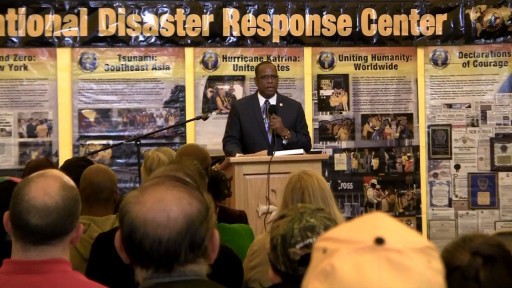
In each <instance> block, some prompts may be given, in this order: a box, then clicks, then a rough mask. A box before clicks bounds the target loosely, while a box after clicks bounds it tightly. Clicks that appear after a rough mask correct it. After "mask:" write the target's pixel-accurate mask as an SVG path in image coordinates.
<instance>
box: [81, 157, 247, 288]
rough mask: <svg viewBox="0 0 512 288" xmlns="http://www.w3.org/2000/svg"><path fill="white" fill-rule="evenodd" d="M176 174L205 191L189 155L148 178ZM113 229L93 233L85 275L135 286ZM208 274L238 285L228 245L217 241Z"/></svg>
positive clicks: (122, 287) (237, 263)
mask: <svg viewBox="0 0 512 288" xmlns="http://www.w3.org/2000/svg"><path fill="white" fill-rule="evenodd" d="M176 176H179V177H182V178H186V179H189V180H191V181H192V182H194V183H196V185H197V186H198V188H199V190H200V191H202V192H203V193H206V187H207V186H206V182H207V181H208V178H207V176H206V173H205V171H204V170H203V169H202V168H201V167H200V166H199V164H197V162H195V161H191V160H190V159H189V158H176V159H175V160H173V161H171V163H169V164H168V165H166V166H163V167H160V168H159V169H157V170H156V171H154V172H153V173H152V174H151V175H150V177H149V178H148V179H152V178H153V177H157V178H159V177H164V178H165V177H171V178H172V177H176ZM144 183H145V182H143V185H144ZM130 193H132V192H130ZM130 193H128V195H129V194H130ZM116 232H117V228H115V229H111V230H109V231H107V232H104V233H100V234H99V235H98V236H97V237H96V240H95V241H94V243H93V245H92V248H91V253H90V256H89V263H88V265H87V269H86V272H85V275H86V276H87V277H89V278H90V279H93V280H95V281H97V282H100V283H102V284H104V285H106V286H108V287H111V288H118V287H119V288H135V287H137V283H136V281H135V279H134V271H133V269H132V268H131V267H130V265H127V264H124V263H123V261H122V260H121V258H120V257H119V255H118V254H117V253H116V251H115V247H114V237H115V234H116ZM208 277H209V279H210V280H212V281H215V282H218V283H220V284H221V285H223V286H225V287H241V285H242V281H243V268H242V262H241V260H240V259H239V258H238V256H237V255H236V254H235V253H234V252H233V251H232V250H231V249H230V248H228V247H226V246H224V245H221V246H220V250H219V254H218V257H217V258H216V259H215V262H214V263H213V264H212V265H211V273H210V274H209V275H208Z"/></svg>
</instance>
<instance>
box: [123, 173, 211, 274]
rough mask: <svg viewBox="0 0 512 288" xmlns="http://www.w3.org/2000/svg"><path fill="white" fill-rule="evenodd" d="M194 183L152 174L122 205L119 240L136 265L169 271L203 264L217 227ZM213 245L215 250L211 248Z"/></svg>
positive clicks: (208, 204) (209, 202) (203, 194)
mask: <svg viewBox="0 0 512 288" xmlns="http://www.w3.org/2000/svg"><path fill="white" fill-rule="evenodd" d="M208 197H209V195H207V194H205V193H202V192H201V191H200V190H199V189H198V188H197V185H196V184H195V183H192V182H190V181H188V180H187V179H184V178H181V177H177V176H169V177H157V178H152V179H150V180H149V181H148V182H146V183H144V184H143V185H142V186H141V187H140V188H139V189H138V190H137V191H133V192H131V193H129V194H128V195H127V196H126V198H125V199H124V200H123V202H122V204H121V208H120V211H119V223H120V232H121V242H122V245H123V247H124V250H125V251H126V254H127V256H128V257H129V259H130V262H131V264H132V265H134V266H135V267H139V268H142V269H145V270H149V271H153V272H170V271H173V270H174V269H175V268H176V267H180V266H186V265H189V264H196V263H202V262H204V263H206V262H207V261H208V260H209V259H208V258H209V252H210V251H209V249H210V248H211V247H208V245H209V244H210V243H211V242H210V238H211V237H212V233H214V230H215V217H214V212H213V202H212V200H211V199H209V198H208ZM215 249H216V248H215Z"/></svg>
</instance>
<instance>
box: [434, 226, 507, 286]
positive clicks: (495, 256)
mask: <svg viewBox="0 0 512 288" xmlns="http://www.w3.org/2000/svg"><path fill="white" fill-rule="evenodd" d="M441 256H442V258H443V262H444V265H445V268H446V281H447V283H448V287H449V288H451V287H466V288H473V287H475V288H500V287H503V288H505V287H512V274H511V273H510V267H512V255H511V253H510V251H509V250H508V249H507V247H506V246H505V244H504V243H503V242H502V241H501V240H500V239H498V238H496V237H493V236H489V235H485V234H470V235H464V236H461V237H459V238H457V239H456V240H454V241H452V242H451V243H450V244H448V245H447V246H446V247H445V248H444V249H443V251H442V254H441Z"/></svg>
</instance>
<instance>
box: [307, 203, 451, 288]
mask: <svg viewBox="0 0 512 288" xmlns="http://www.w3.org/2000/svg"><path fill="white" fill-rule="evenodd" d="M444 272H445V270H444V265H443V262H442V260H441V255H440V253H439V251H438V250H437V247H436V246H435V245H434V244H433V243H432V242H430V241H429V240H428V239H426V238H424V237H423V236H422V235H421V234H420V233H418V232H417V231H415V230H413V229H411V228H409V227H407V226H406V225H405V224H403V223H402V222H400V221H399V220H397V219H395V218H394V217H393V216H390V215H388V214H386V213H383V212H371V213H368V214H364V215H362V216H359V217H356V218H355V219H352V220H350V221H348V222H346V223H343V224H340V225H338V226H336V227H334V228H332V229H330V230H329V231H327V232H325V233H324V234H322V235H321V236H320V237H318V239H317V241H316V242H315V245H314V246H313V251H312V253H311V262H310V263H309V267H308V269H307V271H306V275H305V276H304V280H303V281H302V287H303V288H309V287H315V288H316V287H346V288H356V287H357V288H360V287H388V286H389V287H394V288H432V287H436V288H443V287H446V283H445V273H444Z"/></svg>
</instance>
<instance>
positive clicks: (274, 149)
mask: <svg viewBox="0 0 512 288" xmlns="http://www.w3.org/2000/svg"><path fill="white" fill-rule="evenodd" d="M276 142H277V141H276V131H274V130H272V141H271V143H270V145H272V153H271V154H270V159H269V160H268V166H267V191H266V195H265V204H266V205H267V211H265V213H264V215H265V216H263V229H264V230H265V232H267V216H268V214H269V212H270V204H271V203H270V190H271V189H270V164H271V163H272V160H273V159H274V155H275V154H276ZM274 192H275V191H274Z"/></svg>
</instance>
